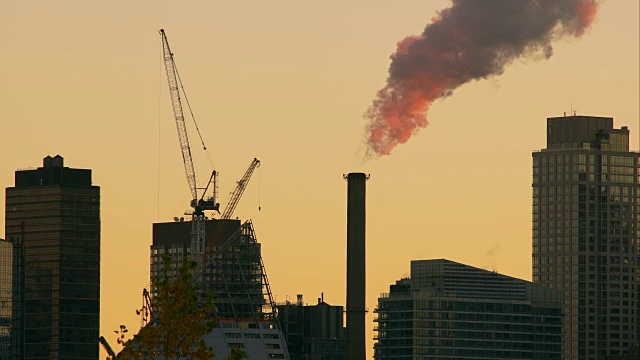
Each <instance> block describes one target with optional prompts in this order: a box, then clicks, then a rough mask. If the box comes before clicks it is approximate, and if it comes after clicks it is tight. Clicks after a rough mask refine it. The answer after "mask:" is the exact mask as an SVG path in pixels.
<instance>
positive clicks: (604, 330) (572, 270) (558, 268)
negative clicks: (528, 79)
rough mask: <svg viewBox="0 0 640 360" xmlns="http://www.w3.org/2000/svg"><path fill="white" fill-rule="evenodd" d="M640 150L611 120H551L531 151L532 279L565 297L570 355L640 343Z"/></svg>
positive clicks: (594, 354)
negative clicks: (542, 145)
mask: <svg viewBox="0 0 640 360" xmlns="http://www.w3.org/2000/svg"><path fill="white" fill-rule="evenodd" d="M638 165H639V164H638V153H637V152H631V151H629V130H628V128H627V127H622V128H620V129H614V128H613V119H612V118H606V117H593V116H564V117H556V118H549V119H547V148H546V149H542V150H540V151H537V152H534V153H533V211H532V213H533V219H532V220H533V224H532V227H533V233H532V245H533V282H535V283H537V284H540V285H543V286H545V287H549V288H552V289H556V290H558V291H560V292H561V294H562V297H563V300H562V301H563V305H562V307H563V313H564V319H565V320H564V351H565V355H566V359H572V360H574V359H593V360H595V359H605V358H607V357H609V356H618V355H622V354H623V353H624V352H625V351H626V350H628V349H629V348H631V347H633V346H637V344H638V331H639V329H638V310H639V309H640V304H639V303H638V299H639V296H638V291H639V289H638V269H639V268H638V262H639V260H640V259H639V257H638V253H639V249H638V221H639V219H638V211H639V209H638V197H639V196H640V193H638V184H639V182H638V175H639V174H638Z"/></svg>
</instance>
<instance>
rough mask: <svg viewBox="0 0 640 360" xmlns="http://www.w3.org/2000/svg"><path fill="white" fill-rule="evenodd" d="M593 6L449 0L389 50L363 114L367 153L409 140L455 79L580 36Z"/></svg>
mask: <svg viewBox="0 0 640 360" xmlns="http://www.w3.org/2000/svg"><path fill="white" fill-rule="evenodd" d="M597 10H598V4H597V3H596V0H517V1H516V0H484V1H478V0H453V2H452V6H451V7H449V8H447V9H444V10H442V11H441V12H439V13H438V15H437V16H436V17H434V18H433V19H432V22H431V23H430V24H429V25H427V27H426V28H425V29H424V32H423V33H422V34H421V35H414V36H409V37H407V38H405V39H404V40H402V41H400V42H399V43H398V48H397V50H396V52H395V53H394V54H393V55H391V65H390V66H389V77H388V78H387V85H386V86H385V87H384V88H382V89H381V90H380V91H378V93H377V95H376V98H375V99H374V100H373V103H372V105H371V107H370V108H369V109H368V110H367V112H366V113H365V118H366V119H367V125H366V130H367V135H366V138H367V139H366V141H367V145H368V151H367V152H368V154H369V155H373V156H381V155H389V154H390V153H391V151H392V150H393V149H394V148H395V147H396V146H397V145H399V144H404V143H405V142H407V141H408V140H409V138H411V136H412V135H413V134H415V133H416V132H417V131H418V130H419V129H420V128H424V127H426V126H427V124H428V123H429V122H428V121H427V112H428V110H429V107H430V106H431V104H432V103H433V102H434V101H435V100H437V99H440V98H445V97H447V96H449V95H451V94H452V93H453V91H454V90H455V89H456V88H457V87H459V86H460V85H462V84H465V83H467V82H469V81H471V80H479V79H485V78H488V77H490V76H494V75H500V74H502V73H503V72H504V68H505V66H507V65H508V64H509V63H511V62H512V61H513V60H514V59H516V58H518V57H523V56H527V55H531V54H538V53H541V52H542V53H543V54H544V55H545V57H546V58H549V57H550V56H551V55H552V52H553V49H552V46H551V43H552V42H553V41H555V40H557V39H558V38H561V37H563V36H575V37H579V36H582V35H583V34H584V32H585V31H586V29H587V28H589V26H590V25H591V24H592V23H593V20H594V19H595V16H596V13H597Z"/></svg>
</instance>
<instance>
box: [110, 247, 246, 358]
mask: <svg viewBox="0 0 640 360" xmlns="http://www.w3.org/2000/svg"><path fill="white" fill-rule="evenodd" d="M163 260H164V272H163V276H161V277H159V278H158V279H156V281H154V283H153V285H154V286H155V288H156V293H155V294H154V297H153V310H154V312H153V316H154V318H156V317H157V320H156V321H155V322H154V323H153V324H152V325H147V326H145V327H144V328H142V329H140V332H138V334H137V335H135V336H134V337H133V338H132V339H130V340H127V341H124V338H123V337H122V335H121V337H122V339H119V343H122V344H123V346H124V348H123V350H122V351H121V352H120V353H119V354H118V356H117V357H116V359H120V360H138V359H155V358H156V357H161V358H163V359H166V360H170V359H179V358H183V359H194V360H198V359H211V358H213V356H214V354H213V351H212V349H211V348H209V347H207V346H206V344H205V342H204V335H206V334H208V333H209V332H211V330H212V329H213V327H214V319H213V317H212V314H213V312H214V296H213V294H212V293H207V294H206V295H204V301H203V299H202V295H201V292H200V289H199V285H198V284H197V283H196V282H195V281H194V279H193V271H194V270H195V269H196V267H197V264H196V262H193V261H190V262H185V263H184V264H183V265H182V266H181V267H180V268H179V269H178V274H177V276H170V272H171V269H172V261H171V258H170V257H169V256H164V257H163ZM122 329H123V327H122V326H121V331H120V333H122ZM124 329H126V328H124ZM243 358H246V353H245V352H244V351H242V350H239V351H235V352H232V353H231V355H230V356H229V357H228V359H243Z"/></svg>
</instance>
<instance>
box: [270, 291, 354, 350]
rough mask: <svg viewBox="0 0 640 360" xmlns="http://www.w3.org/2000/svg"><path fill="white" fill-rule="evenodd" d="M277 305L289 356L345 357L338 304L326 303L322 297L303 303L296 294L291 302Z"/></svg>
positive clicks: (340, 313) (341, 313)
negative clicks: (294, 299)
mask: <svg viewBox="0 0 640 360" xmlns="http://www.w3.org/2000/svg"><path fill="white" fill-rule="evenodd" d="M277 307H278V317H279V319H280V324H281V325H282V332H283V333H284V336H285V339H286V340H287V348H288V349H289V356H290V359H291V360H344V359H345V356H346V347H345V345H346V344H345V339H344V327H343V325H342V322H343V321H342V319H343V316H344V314H343V307H342V306H332V305H329V304H327V303H326V302H324V299H323V298H318V304H316V305H305V304H304V302H303V300H302V295H298V297H297V300H296V302H295V303H291V302H289V301H287V302H285V303H284V304H279V305H278V306H277Z"/></svg>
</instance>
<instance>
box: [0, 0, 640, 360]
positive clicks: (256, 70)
mask: <svg viewBox="0 0 640 360" xmlns="http://www.w3.org/2000/svg"><path fill="white" fill-rule="evenodd" d="M125 4H126V5H125ZM151 4H152V3H150V2H140V3H136V4H129V3H124V2H115V3H113V2H112V3H110V4H109V5H105V4H103V5H95V4H93V5H89V4H81V5H78V4H73V6H72V3H71V2H62V3H57V4H55V5H52V4H42V5H40V6H36V5H29V4H19V3H13V4H9V5H6V9H4V11H3V12H2V14H0V24H1V25H0V28H1V29H2V30H3V31H4V33H9V34H11V36H10V37H8V39H7V40H6V41H5V42H3V44H0V54H2V55H0V58H1V59H2V61H3V63H4V64H6V65H5V66H4V71H3V75H4V76H3V77H4V78H5V80H6V81H7V86H5V87H4V88H3V89H2V90H0V95H1V96H3V98H4V99H6V102H7V104H8V107H7V108H6V110H7V111H6V112H5V115H4V119H5V121H4V122H3V124H4V126H3V130H4V133H5V134H7V135H6V136H5V138H4V139H3V141H2V142H0V151H1V152H2V153H3V154H5V155H3V160H2V161H1V162H0V183H1V184H3V186H4V187H5V188H6V187H9V186H11V184H12V181H13V178H12V176H13V175H12V174H13V173H14V171H15V170H16V169H19V168H23V167H25V166H34V167H35V166H38V165H39V164H40V161H41V159H42V157H44V156H46V155H47V154H50V155H55V154H58V153H60V154H61V155H63V156H64V157H65V159H66V160H67V161H68V163H69V164H72V166H73V167H78V168H91V169H92V170H93V176H94V181H95V183H97V184H100V186H101V188H102V199H103V207H102V216H103V230H102V241H103V243H102V245H103V248H102V260H103V261H102V274H101V275H102V289H101V294H102V323H101V334H103V335H105V336H109V335H108V334H111V331H112V330H114V329H116V328H117V327H118V325H120V324H121V323H124V324H127V325H128V326H129V327H130V328H131V329H133V328H135V327H136V324H138V322H139V319H138V318H137V317H136V315H135V312H134V311H135V309H136V308H137V307H139V305H140V303H141V291H142V288H143V287H144V286H146V285H147V284H148V279H149V265H148V262H149V246H150V245H151V239H152V238H151V229H152V228H151V226H152V225H151V224H152V223H153V222H158V221H160V222H164V221H171V219H172V218H173V217H175V216H178V217H180V216H184V215H183V212H184V211H185V210H187V209H188V201H189V192H188V186H187V183H186V181H185V178H184V171H183V168H182V162H181V161H182V160H181V159H180V154H179V147H178V143H177V139H176V133H175V125H174V122H173V119H172V115H171V112H170V109H169V99H168V94H167V91H166V80H165V79H164V77H163V76H164V74H163V73H162V69H161V57H160V54H161V47H160V46H161V44H160V38H159V36H158V35H157V32H156V31H157V30H158V29H160V28H165V29H166V30H167V32H168V34H169V35H170V36H171V41H172V50H173V51H174V53H175V54H176V59H177V60H176V61H177V63H178V66H179V67H180V70H181V76H182V78H183V81H184V82H185V88H186V90H187V92H188V94H189V96H190V101H191V104H192V106H193V108H194V112H195V114H196V116H197V118H198V121H199V126H200V129H201V131H202V132H203V137H204V139H205V142H206V144H207V146H208V148H209V152H210V153H211V154H212V157H213V159H214V162H215V165H216V169H217V170H219V171H220V172H221V178H220V188H221V191H222V192H221V194H222V195H226V194H227V193H228V192H229V191H231V189H232V188H233V186H234V184H235V181H236V180H237V179H239V178H240V177H241V175H242V172H243V171H244V169H245V167H246V163H247V162H248V161H249V160H250V159H252V158H254V157H258V158H259V159H261V160H262V163H263V165H262V167H261V168H260V170H258V171H257V172H256V174H255V177H254V178H253V179H252V180H251V184H250V185H249V187H248V189H247V193H246V194H245V196H244V197H243V199H242V201H241V203H240V205H239V207H238V210H237V216H239V217H240V218H241V219H243V220H246V219H252V220H253V222H254V223H255V226H256V231H257V232H258V236H259V238H260V239H261V242H262V243H263V244H264V249H263V256H264V258H265V265H266V266H267V267H268V269H269V278H270V282H271V286H272V290H273V293H274V295H277V296H278V299H279V300H280V301H282V300H283V299H284V298H285V297H286V296H292V297H293V296H294V295H295V294H296V293H303V294H307V295H308V296H311V298H313V297H314V296H313V294H319V293H321V292H324V293H325V298H326V299H327V302H329V303H331V304H339V305H344V304H345V290H344V288H345V286H344V284H345V280H346V279H345V275H344V274H345V271H346V266H345V265H346V260H345V256H346V245H345V242H346V201H345V198H346V183H345V182H344V181H343V180H342V177H341V175H342V174H343V173H348V172H351V171H363V172H365V173H371V174H372V180H371V181H370V182H369V183H368V184H367V186H368V188H369V189H368V190H369V191H368V196H369V198H368V201H367V216H368V218H367V299H368V300H367V304H368V307H369V308H370V309H372V308H373V307H374V306H375V303H376V299H377V298H378V295H379V293H380V292H384V291H385V287H387V286H388V284H390V283H392V282H393V281H395V280H397V279H398V278H399V277H401V276H403V275H407V274H408V273H409V269H408V265H407V264H409V260H411V259H418V258H440V257H442V258H444V257H446V258H452V259H455V260H456V261H460V262H462V263H466V264H470V265H473V266H477V267H483V268H487V269H495V270H498V271H500V272H501V273H505V274H509V275H510V276H514V277H518V278H522V279H527V280H530V279H531V260H530V259H531V176H532V174H531V157H530V153H531V151H533V150H535V149H540V148H542V147H543V146H544V143H545V141H544V138H545V120H546V118H548V117H552V116H561V115H562V113H563V112H565V111H566V112H568V113H569V112H570V111H572V110H576V111H577V113H578V114H584V115H597V116H611V117H613V118H614V120H615V122H616V124H617V126H618V127H619V126H628V127H629V130H630V132H631V149H633V150H637V149H638V136H640V131H638V130H639V129H638V119H640V114H639V112H638V97H639V94H638V43H639V40H638V32H639V31H638V4H637V3H634V2H615V3H614V2H605V3H602V4H601V5H600V11H599V14H598V16H597V18H596V20H595V23H594V25H593V26H592V28H591V29H590V30H589V31H587V33H586V34H585V35H584V36H583V38H582V39H580V40H579V41H563V42H560V43H557V44H555V54H554V56H553V57H551V58H550V59H549V60H546V61H544V60H540V61H525V62H516V63H514V64H513V66H511V67H510V68H509V69H508V70H507V71H506V72H505V74H504V75H502V76H501V77H497V78H491V79H490V80H489V81H484V82H473V83H470V84H467V85H465V86H463V87H461V88H460V89H458V90H457V91H456V96H454V97H451V98H448V99H445V100H443V101H439V102H436V103H434V105H433V107H432V109H431V112H430V121H431V124H430V125H429V129H428V131H424V132H421V133H420V134H418V135H417V136H416V137H415V138H414V139H413V140H412V141H411V142H410V143H408V144H405V145H404V146H402V147H399V148H398V149H397V151H395V152H394V154H393V155H392V156H390V157H386V158H384V159H379V160H375V161H369V162H363V161H362V160H361V159H362V158H361V156H360V155H358V154H356V155H353V154H354V153H357V152H358V150H360V149H361V148H360V146H361V141H360V140H361V137H362V127H363V124H364V121H363V119H362V113H363V112H364V111H365V110H366V108H367V107H368V106H369V105H370V101H371V98H372V96H373V95H374V94H375V92H376V91H377V90H378V89H379V88H380V87H381V85H383V84H384V80H385V79H386V76H387V73H386V71H387V69H388V65H389V59H388V57H389V55H390V54H391V53H392V52H393V51H394V50H395V47H396V42H397V41H399V40H401V39H402V38H404V37H405V36H407V35H409V34H414V33H419V32H420V31H422V29H423V28H424V25H425V24H426V23H427V22H428V21H429V19H430V18H431V17H432V16H433V15H435V13H436V10H438V9H442V8H444V7H446V6H448V4H449V2H447V1H438V2H430V3H428V4H425V3H422V2H418V1H411V2H408V3H404V4H403V5H402V6H398V5H397V4H369V3H365V2H356V3H351V4H343V3H339V2H326V3H323V4H322V5H320V4H315V5H311V4H309V5H303V4H297V3H294V2H282V3H279V4H252V5H251V7H249V5H246V4H225V5H220V6H217V5H216V6H214V5H212V4H207V3H204V2H201V3H197V4H195V5H192V7H189V8H187V7H181V6H178V5H177V4H170V3H167V4H168V5H169V6H166V7H163V6H161V4H156V3H153V5H151ZM283 14H285V15H288V16H283ZM115 24H118V25H117V26H116V25H115ZM291 29H295V31H290V30H291ZM256 34H259V35H258V36H260V37H259V38H257V37H256ZM265 39H266V40H265ZM159 125H160V126H159ZM240 132H241V134H242V137H240V136H239V135H240ZM236 134H238V136H236ZM159 139H160V143H161V146H159V144H158V140H159ZM240 142H241V145H242V146H240ZM192 147H193V151H194V156H197V155H198V150H199V149H198V146H197V139H196V137H195V136H192ZM158 159H160V165H159V166H158ZM202 160H203V158H202V156H201V157H200V158H199V159H197V163H196V167H197V169H198V170H199V174H206V173H207V171H208V170H210V169H209V168H208V167H207V163H206V162H205V161H202ZM202 176H204V175H202ZM158 179H160V180H159V186H158ZM158 188H159V191H158ZM158 197H159V200H160V201H159V204H158ZM2 198H4V197H2ZM224 200H225V196H222V197H221V202H223V201H224ZM2 201H4V199H2ZM0 205H2V206H0V207H1V208H3V209H4V203H2V204H0ZM258 206H260V207H261V208H262V209H261V210H260V211H258ZM311 219H314V220H316V221H318V222H319V223H320V224H322V226H319V227H317V228H315V229H314V231H309V226H310V225H311V224H313V223H310V221H311ZM0 221H1V222H2V223H1V224H0V225H1V226H0V227H2V228H4V216H1V217H0ZM415 227H418V228H419V229H420V230H419V235H418V236H416V234H415V231H414V228H415ZM301 234H303V236H301ZM0 238H5V236H4V234H0ZM317 243H321V244H322V246H317V247H313V249H314V251H312V252H311V251H309V252H305V249H308V248H309V247H310V246H312V245H313V244H317ZM292 255H296V256H292ZM123 279H127V281H123ZM309 279H314V280H315V281H314V282H311V281H309ZM366 324H367V334H368V335H367V351H368V356H367V358H370V357H371V356H370V355H371V354H372V347H373V346H372V345H373V340H372V337H373V332H372V331H371V329H372V328H373V315H372V314H371V313H370V314H368V315H367V317H366ZM108 339H109V338H108ZM109 340H111V339H109Z"/></svg>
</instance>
